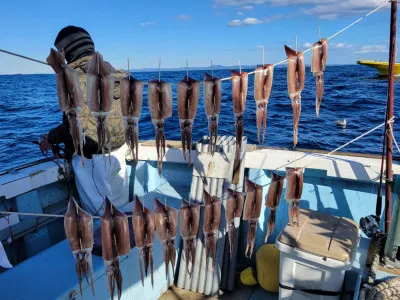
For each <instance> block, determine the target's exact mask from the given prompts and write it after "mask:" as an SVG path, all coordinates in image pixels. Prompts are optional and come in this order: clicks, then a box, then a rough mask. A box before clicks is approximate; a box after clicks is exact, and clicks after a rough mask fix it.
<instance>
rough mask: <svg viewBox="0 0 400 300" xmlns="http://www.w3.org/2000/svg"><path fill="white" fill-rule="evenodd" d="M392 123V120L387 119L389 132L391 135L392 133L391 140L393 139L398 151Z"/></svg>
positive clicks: (399, 150)
mask: <svg viewBox="0 0 400 300" xmlns="http://www.w3.org/2000/svg"><path fill="white" fill-rule="evenodd" d="M392 123H393V121H389V127H390V133H391V135H392V139H393V141H394V144H395V145H396V148H397V151H398V152H399V153H400V148H399V145H398V144H397V141H396V138H395V137H394V133H393V128H392Z"/></svg>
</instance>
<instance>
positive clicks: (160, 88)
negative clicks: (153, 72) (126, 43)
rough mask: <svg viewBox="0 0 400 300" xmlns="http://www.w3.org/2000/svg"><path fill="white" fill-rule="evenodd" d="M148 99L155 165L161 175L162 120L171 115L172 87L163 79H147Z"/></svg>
mask: <svg viewBox="0 0 400 300" xmlns="http://www.w3.org/2000/svg"><path fill="white" fill-rule="evenodd" d="M148 98H149V99H148V100H149V110H150V115H151V120H152V121H153V124H154V127H155V129H156V148H157V167H158V174H159V175H160V176H161V170H162V161H163V158H164V155H165V133H164V120H165V119H167V118H169V117H171V116H172V88H171V85H170V84H169V83H167V82H165V81H158V80H152V81H149V87H148Z"/></svg>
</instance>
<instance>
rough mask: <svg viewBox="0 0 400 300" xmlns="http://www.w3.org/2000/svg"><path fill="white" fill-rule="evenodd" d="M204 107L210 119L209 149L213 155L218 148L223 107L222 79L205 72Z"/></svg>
mask: <svg viewBox="0 0 400 300" xmlns="http://www.w3.org/2000/svg"><path fill="white" fill-rule="evenodd" d="M203 94H204V107H205V109H206V115H207V119H208V132H209V140H210V142H209V145H210V146H209V150H210V152H211V154H212V155H214V152H215V151H216V148H217V140H218V117H219V113H220V109H221V95H222V89H221V79H218V78H215V77H212V76H210V75H209V74H207V73H205V74H204V90H203Z"/></svg>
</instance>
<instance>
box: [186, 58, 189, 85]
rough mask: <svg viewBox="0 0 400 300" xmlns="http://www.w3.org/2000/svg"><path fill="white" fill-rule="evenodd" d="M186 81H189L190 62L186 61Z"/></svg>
mask: <svg viewBox="0 0 400 300" xmlns="http://www.w3.org/2000/svg"><path fill="white" fill-rule="evenodd" d="M186 81H187V82H188V81H189V63H188V61H186Z"/></svg>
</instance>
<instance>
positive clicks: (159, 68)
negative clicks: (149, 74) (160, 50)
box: [158, 60, 161, 82]
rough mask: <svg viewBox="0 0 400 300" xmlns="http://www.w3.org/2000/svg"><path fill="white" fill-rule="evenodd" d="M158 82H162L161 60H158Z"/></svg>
mask: <svg viewBox="0 0 400 300" xmlns="http://www.w3.org/2000/svg"><path fill="white" fill-rule="evenodd" d="M158 82H161V60H159V61H158Z"/></svg>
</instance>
